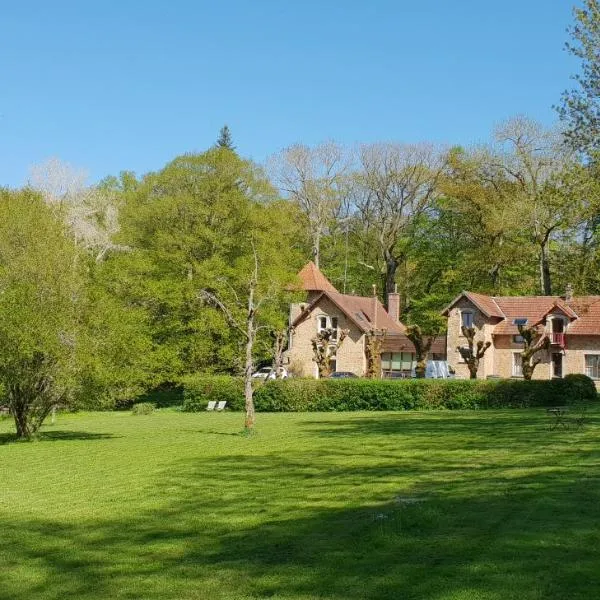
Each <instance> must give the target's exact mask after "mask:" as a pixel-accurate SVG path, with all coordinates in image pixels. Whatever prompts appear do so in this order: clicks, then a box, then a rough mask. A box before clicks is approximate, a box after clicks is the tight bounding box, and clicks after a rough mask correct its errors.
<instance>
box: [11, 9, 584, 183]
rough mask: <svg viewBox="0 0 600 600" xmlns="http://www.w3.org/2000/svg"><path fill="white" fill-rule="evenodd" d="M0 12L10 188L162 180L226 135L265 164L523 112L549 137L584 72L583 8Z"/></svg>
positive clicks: (447, 137) (476, 131)
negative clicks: (304, 148) (277, 156)
mask: <svg viewBox="0 0 600 600" xmlns="http://www.w3.org/2000/svg"><path fill="white" fill-rule="evenodd" d="M4 4H5V5H4V6H3V9H2V13H1V15H0V75H1V79H0V185H11V186H16V185H20V184H22V183H23V182H24V181H25V180H26V179H27V175H28V169H29V167H30V166H31V165H32V164H36V163H39V162H42V161H43V160H45V159H47V158H49V157H51V156H58V157H60V158H61V159H63V160H66V161H68V162H70V163H73V164H74V165H77V166H79V167H84V168H86V169H87V170H88V171H89V172H90V174H91V177H92V179H93V180H97V179H99V178H101V177H103V176H105V175H108V174H117V173H118V172H119V171H121V170H133V171H136V172H137V173H138V174H140V173H144V172H147V171H149V170H155V169H158V168H160V167H161V166H162V165H163V164H165V163H166V162H167V161H169V160H170V159H172V158H173V157H175V156H176V155H178V154H181V153H183V152H188V151H201V150H203V149H205V148H207V147H208V146H210V145H211V144H212V143H213V142H214V140H215V139H216V137H217V134H218V131H219V129H220V127H221V126H222V125H223V124H224V123H227V124H228V125H229V126H230V128H231V130H232V134H233V137H234V141H235V143H236V144H237V147H238V150H239V151H240V153H241V154H243V155H244V156H247V157H250V158H253V159H255V160H257V161H262V160H263V159H265V158H266V157H267V156H269V155H270V154H271V153H273V152H276V151H277V150H279V149H280V148H282V147H285V146H287V145H290V144H292V143H295V142H304V143H307V144H312V143H317V142H319V141H322V140H325V139H335V140H338V141H340V142H343V143H354V142H363V141H364V142H368V141H376V140H396V141H406V142H412V141H423V140H429V141H437V142H445V143H452V144H465V145H466V144H469V143H473V142H477V141H483V140H485V139H486V138H487V137H488V136H489V133H490V131H491V130H492V128H493V126H494V125H495V124H496V123H497V122H499V121H501V120H502V119H505V118H507V117H509V116H512V115H514V114H519V113H522V114H527V115H529V116H531V117H533V118H536V119H539V120H541V121H542V122H544V123H547V124H551V123H552V122H553V121H554V120H555V114H554V111H553V110H552V105H553V104H555V103H556V102H558V100H559V97H560V93H561V91H562V90H564V89H565V88H566V87H569V86H570V80H569V77H570V75H571V74H572V73H573V72H574V71H575V70H576V69H577V64H576V63H575V62H574V60H573V59H572V58H571V57H569V56H568V55H567V53H566V52H564V50H563V46H564V42H565V41H566V39H567V34H566V32H565V29H566V27H567V26H568V25H569V24H570V23H571V8H572V6H571V5H572V2H571V0H502V1H501V2H491V1H486V0H455V1H453V2H452V1H450V0H418V1H408V0H396V1H393V0H390V1H387V0H368V1H367V0H364V1H362V2H359V1H354V0H320V1H319V0H294V1H291V0H279V1H275V0H254V1H251V0H246V1H242V0H238V1H232V0H222V1H220V2H216V1H200V0H198V1H195V2H194V1H191V0H190V1H187V0H170V1H167V0H162V1H156V0H155V1H152V0H146V1H144V2H141V1H137V0H135V1H134V0H121V1H116V0H104V1H97V2H81V1H71V2H66V1H60V0H57V1H53V2H36V1H30V2H26V1H23V2H20V3H17V2H6V3H4ZM6 5H10V7H7V6H6Z"/></svg>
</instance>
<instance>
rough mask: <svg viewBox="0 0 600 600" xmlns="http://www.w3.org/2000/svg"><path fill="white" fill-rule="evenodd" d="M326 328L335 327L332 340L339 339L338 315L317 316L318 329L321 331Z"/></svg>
mask: <svg viewBox="0 0 600 600" xmlns="http://www.w3.org/2000/svg"><path fill="white" fill-rule="evenodd" d="M325 329H333V335H332V336H331V339H332V340H334V341H335V340H337V339H338V318H337V317H327V316H325V315H322V316H320V317H318V318H317V331H318V332H319V333H321V332H322V331H324V330H325Z"/></svg>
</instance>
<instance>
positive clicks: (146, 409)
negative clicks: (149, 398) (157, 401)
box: [131, 402, 155, 415]
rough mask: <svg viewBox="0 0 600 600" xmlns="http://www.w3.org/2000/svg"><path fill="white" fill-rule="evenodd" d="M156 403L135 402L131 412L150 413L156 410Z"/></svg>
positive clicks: (136, 413)
mask: <svg viewBox="0 0 600 600" xmlns="http://www.w3.org/2000/svg"><path fill="white" fill-rule="evenodd" d="M154 408H155V407H154V404H152V403H151V402H139V403H138V404H134V405H133V408H132V409H131V412H132V413H133V414H134V415H150V414H152V413H153V412H154Z"/></svg>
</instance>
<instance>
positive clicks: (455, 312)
mask: <svg viewBox="0 0 600 600" xmlns="http://www.w3.org/2000/svg"><path fill="white" fill-rule="evenodd" d="M442 314H444V315H445V316H447V318H448V333H447V357H448V363H449V365H450V366H451V367H452V368H454V370H455V372H456V376H457V377H464V378H467V377H469V371H468V369H467V365H466V364H465V362H464V361H463V360H462V358H461V355H460V352H459V351H458V349H457V348H458V347H461V346H465V345H466V340H465V338H464V336H463V335H462V326H463V325H464V326H467V327H471V326H472V327H474V328H475V329H476V331H477V335H476V337H475V339H476V341H477V340H483V341H484V342H488V341H489V342H491V346H490V347H489V349H488V350H487V352H486V354H485V356H484V358H483V359H482V361H481V364H480V367H479V372H478V374H477V376H478V377H479V378H486V377H490V376H496V377H522V362H521V352H522V350H523V344H522V338H521V336H520V335H519V330H518V327H517V325H518V324H523V325H527V326H534V327H537V329H538V331H539V333H540V334H542V335H544V336H548V338H549V340H550V346H549V348H548V350H542V351H541V352H540V353H539V354H538V355H537V356H540V357H541V362H540V363H539V364H538V365H537V367H536V369H535V371H534V374H533V378H534V379H551V378H553V377H564V376H565V375H566V374H568V373H584V374H586V375H588V376H589V377H591V378H592V379H594V380H596V386H597V387H598V386H599V384H600V296H581V297H573V296H572V293H571V292H570V291H568V292H567V294H566V295H565V296H527V297H518V296H514V297H513V296H486V295H484V294H476V293H474V292H463V293H462V294H460V295H459V296H458V297H457V298H455V299H454V300H453V301H452V302H451V303H450V305H449V306H447V307H446V309H445V310H444V311H443V313H442Z"/></svg>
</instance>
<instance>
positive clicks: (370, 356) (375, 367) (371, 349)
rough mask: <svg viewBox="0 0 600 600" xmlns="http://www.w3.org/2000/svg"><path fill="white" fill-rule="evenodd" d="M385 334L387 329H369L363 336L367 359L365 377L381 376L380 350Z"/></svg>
mask: <svg viewBox="0 0 600 600" xmlns="http://www.w3.org/2000/svg"><path fill="white" fill-rule="evenodd" d="M386 336H387V329H370V330H369V331H368V332H367V334H366V336H365V355H366V359H367V372H366V374H365V375H366V377H368V378H369V379H379V378H380V377H381V351H382V349H383V343H384V342H385V338H386Z"/></svg>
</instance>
